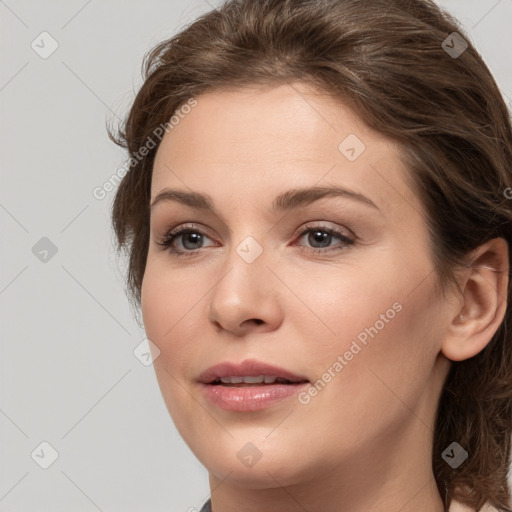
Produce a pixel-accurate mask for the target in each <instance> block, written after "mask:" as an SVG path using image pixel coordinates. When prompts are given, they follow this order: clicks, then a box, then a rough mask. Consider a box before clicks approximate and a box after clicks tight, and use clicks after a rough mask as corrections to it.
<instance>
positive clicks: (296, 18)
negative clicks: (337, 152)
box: [110, 0, 512, 511]
mask: <svg viewBox="0 0 512 512" xmlns="http://www.w3.org/2000/svg"><path fill="white" fill-rule="evenodd" d="M453 32H458V34H460V36H461V37H462V38H463V39H464V40H465V41H466V42H467V43H468V47H467V49H466V50H465V51H463V52H462V53H461V54H460V55H457V54H455V55H454V54H453V53H452V54H451V55H450V54H449V52H448V51H447V50H449V49H450V48H452V49H453V48H455V49H457V48H459V49H462V48H463V47H462V46H460V45H459V46H457V45H458V44H459V43H457V44H456V40H455V39H453V36H450V34H452V33H453ZM450 37H451V39H450ZM447 38H448V39H447ZM445 40H446V41H447V43H446V42H445V43H443V41H445ZM459 41H460V39H459ZM144 79H145V81H144V84H143V86H142V88H141V89H140V91H139V93H138V94H137V97H136V99H135V101H134V103H133V106H132V108H131V110H130V112H129V115H128V117H127V119H126V121H125V123H124V125H123V126H122V127H121V128H119V129H118V130H117V133H116V134H115V135H113V134H112V133H110V136H111V138H112V139H113V140H114V141H115V142H116V143H117V144H119V145H121V146H122V147H124V148H126V149H127V150H128V152H129V155H130V157H132V159H133V157H134V155H136V154H137V155H138V151H139V149H140V148H141V147H142V146H143V145H144V144H145V143H146V142H147V141H148V139H149V138H154V135H155V133H156V131H155V129H156V128H157V127H158V126H162V125H163V123H166V122H168V120H169V119H170V117H171V116H172V115H173V113H175V112H176V110H177V109H178V107H180V105H183V104H184V103H185V102H186V101H187V100H188V99H190V98H191V97H195V96H198V95H200V94H201V93H204V92H206V91H207V90H212V89H213V88H233V87H234V88H237V87H238V88H240V87H244V86H250V85H255V84H258V83H260V84H274V83H275V84H278V83H282V82H291V81H297V80H300V81H302V82H304V83H307V84H310V85H313V86H314V87H316V88H317V89H319V90H323V91H327V92H329V93H332V94H333V95H334V96H335V97H338V98H339V99H340V100H341V101H346V102H348V104H350V105H351V107H352V108H353V109H354V110H355V111H356V112H357V113H358V114H359V115H360V117H361V118H362V119H363V120H364V121H365V122H366V123H367V124H368V125H369V126H371V127H372V128H374V129H375V130H377V131H379V132H380V133H382V134H384V135H387V136H389V137H391V138H393V139H394V140H396V141H397V142H398V143H399V144H400V147H401V148H403V149H402V158H403V160H404V162H405V163H406V164H407V168H408V170H409V171H410V179H411V180H412V184H413V187H414V189H415V190H416V192H417V194H418V196H419V197H420V199H421V201H422V202H423V204H424V205H425V207H426V211H427V214H428V218H427V219H426V221H427V222H428V225H429V229H430V235H431V238H432V242H431V248H432V259H433V262H434V264H435V267H436V271H437V275H438V277H439V283H440V284H441V289H443V290H445V289H446V285H449V284H453V283H454V275H455V274H454V269H455V268H456V267H457V266H458V265H464V264H465V257H466V256H467V254H468V252H469V251H471V250H472V249H475V248H476V247H478V246H479V245H481V244H483V243H484V242H486V241H487V240H490V239H492V238H495V237H503V238H505V239H506V241H507V243H508V245H509V247H512V246H511V238H512V229H511V222H512V209H511V204H510V199H509V200H507V198H506V197H505V196H504V191H505V190H506V187H507V186H510V184H511V183H512V179H511V178H512V169H511V165H512V154H511V153H512V129H511V124H510V115H509V112H508V109H507V106H506V104H505V103H504V101H503V98H502V96H501V94H500V92H499V89H498V87H497V85H496V83H495V81H494V79H493V77H492V75H491V73H490V71H489V69H488V68H487V66H486V65H485V63H484V62H483V60H482V58H481V57H480V55H479V54H478V53H477V51H476V50H475V48H474V47H473V45H472V44H471V42H470V41H469V37H468V36H467V35H466V33H465V32H464V30H463V29H462V28H461V27H460V25H459V24H458V22H457V21H456V20H455V19H454V18H452V17H451V16H450V15H449V14H448V13H447V12H445V11H442V10H441V9H440V8H439V7H438V6H437V5H436V4H435V3H434V2H433V1H431V0H372V1H371V2H368V1H364V0H258V1H255V0H230V1H227V2H225V3H224V4H223V5H222V6H221V7H219V8H218V9H216V10H213V11H211V12H209V13H207V14H205V15H203V16H201V17H200V18H198V19H197V20H195V21H194V22H193V23H191V24H190V25H189V26H187V27H186V28H185V29H183V30H182V31H181V32H180V33H178V34H177V35H175V36H174V37H172V38H170V39H169V40H166V41H163V42H161V43H160V44H158V45H157V46H156V47H155V48H154V49H153V50H152V51H151V52H150V53H148V54H147V55H146V58H145V62H144ZM157 148H158V144H157V145H156V147H154V148H153V149H151V150H150V151H149V153H148V154H147V155H146V156H145V157H144V158H143V159H140V160H137V161H136V163H135V164H134V165H133V166H132V168H131V170H130V171H129V172H128V174H126V176H125V177H124V178H123V180H122V182H121V183H120V185H119V188H118V190H117V193H116V197H115V200H114V203H113V207H112V222H113V228H114V230H115V234H116V237H117V250H118V252H120V251H121V249H125V250H126V251H127V252H128V253H129V266H128V275H127V284H128V288H129V291H130V295H131V299H132V300H134V301H135V304H136V305H138V306H140V299H141V295H140V293H141V284H142V279H143V276H144V270H145V265H146V258H147V252H148V244H149V200H150V190H151V175H152V166H153V161H154V156H155V153H156V151H157ZM133 161H134V162H135V160H133ZM434 241H435V243H434ZM509 264H510V262H509ZM510 290H511V286H510V282H509V286H508V291H507V297H506V298H505V297H503V300H507V301H508V303H507V311H506V316H505V319H504V320H503V322H502V323H501V325H500V327H499V329H498V331H497V332H496V333H495V335H494V336H493V338H492V339H491V340H490V342H489V344H488V345H487V346H486V347H485V348H484V349H483V350H482V351H481V352H480V353H479V354H477V355H476V356H474V357H472V358H470V359H467V360H464V361H459V362H453V363H452V367H451V370H450V373H449V375H448V377H447V379H446V382H445V386H444V389H443V392H442V394H441V397H440V401H439V407H438V411H437V416H436V420H435V426H434V440H433V453H432V464H433V472H434V475H435V478H436V483H437V486H438V489H439V491H440V494H441V496H442V497H443V499H444V501H445V507H446V508H448V507H449V505H450V503H451V500H452V499H456V500H458V501H460V502H462V503H464V504H466V505H468V506H470V507H473V508H475V509H476V510H477V511H478V510H480V508H481V507H482V506H483V505H484V503H485V502H489V503H490V504H491V505H492V506H494V507H496V508H498V509H499V510H501V511H510V506H511V505H510V490H509V488H508V485H507V471H508V467H509V463H510V447H511V434H512V339H511V337H510V334H509V332H510V328H511V326H512V324H511V322H512V313H511V308H510V306H509V304H510V293H511V291H510ZM452 441H457V442H458V443H459V444H460V445H461V446H462V447H463V448H464V449H465V450H466V451H467V452H468V453H469V457H468V459H467V460H466V461H465V462H464V463H462V464H461V465H460V466H459V467H458V468H456V469H452V468H451V466H450V465H448V464H447V463H446V462H445V461H444V460H443V458H442V456H441V455H442V452H443V451H444V450H445V449H446V448H447V447H448V446H449V445H450V444H451V443H452Z"/></svg>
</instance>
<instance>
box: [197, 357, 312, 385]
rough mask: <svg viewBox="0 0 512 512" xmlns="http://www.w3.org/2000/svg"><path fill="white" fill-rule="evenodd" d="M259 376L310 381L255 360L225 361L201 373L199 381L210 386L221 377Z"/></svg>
mask: <svg viewBox="0 0 512 512" xmlns="http://www.w3.org/2000/svg"><path fill="white" fill-rule="evenodd" d="M259 375H267V376H273V377H282V378H283V379H287V380H289V381H291V382H304V381H308V379H307V378H306V377H304V376H301V375H296V374H294V373H292V372H290V371H288V370H285V369H284V368H280V367H279V366H274V365H272V364H268V363H264V362H263V361H257V360H255V359H246V360H245V361H242V362H241V363H234V362H231V361H225V362H223V363H219V364H216V365H214V366H211V367H210V368H208V369H207V370H205V371H204V372H203V373H201V375H199V377H198V379H197V380H198V381H199V382H202V383H204V384H210V383H211V382H214V381H216V380H217V379H219V378H221V377H258V376H259Z"/></svg>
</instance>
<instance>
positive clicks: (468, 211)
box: [112, 0, 512, 512]
mask: <svg viewBox="0 0 512 512" xmlns="http://www.w3.org/2000/svg"><path fill="white" fill-rule="evenodd" d="M112 137H113V139H114V140H115V141H116V142H117V143H118V144H120V145H122V146H124V147H125V148H127V150H128V153H129V156H130V161H129V162H130V170H129V172H128V173H127V174H126V176H125V177H124V179H123V181H122V182H121V184H120V187H119V189H118V191H117V194H116V198H115V202H114V205H113V212H112V216H113V218H112V220H113V226H114V229H115V233H116V236H117V241H118V249H119V250H121V249H122V248H126V249H127V250H128V253H129V268H128V271H129V272H128V276H127V277H128V285H129V290H130V292H131V297H132V299H133V300H134V305H136V306H137V307H140V310H141V312H142V317H143V322H144V327H145V330H146V333H147V336H148V338H149V340H151V347H152V351H153V356H154V366H155V371H156V375H157V379H158V382H159V386H160V389H161V391H162V395H163V398H164V401H165V403H166V406H167V408H168V411H169V413H170V415H171V417H172V419H173V421H174V423H175V425H176V428H177V429H178V431H179V432H180V434H181V436H182V437H183V439H184V440H185V442H186V443H187V444H188V446H189V447H190V449H191V450H192V452H193V453H194V454H195V456H196V457H197V458H198V459H199V460H200V461H201V463H202V464H203V465H204V466H205V467H206V468H207V469H208V472H209V483H210V490H211V499H210V500H208V501H207V502H206V503H204V506H203V508H202V510H203V511H209V510H213V511H214V512H231V511H234V510H244V511H248V512H252V511H256V510H258V511H265V512H277V511H279V512H283V511H287V512H292V511H293V512H296V511H297V512H298V511H304V510H306V511H315V512H316V511H322V512H331V511H332V512H334V511H340V510H347V511H351V512H357V511H363V510H364V511H367V510H379V511H398V510H400V511H401V512H408V511H415V512H418V511H429V512H431V511H444V510H451V511H454V510H475V511H479V510H500V511H510V509H511V508H510V507H511V503H510V491H509V489H508V487H507V469H508V466H509V463H510V437H511V433H512V406H511V405H512V400H511V398H512V340H511V339H510V334H509V332H510V328H511V320H512V317H511V315H512V313H511V309H510V306H509V304H508V300H509V297H510V283H509V278H508V277H509V269H510V254H509V244H510V241H511V236H512V229H511V222H512V208H511V201H510V199H509V197H510V194H509V192H508V191H510V190H512V189H510V188H509V187H510V186H511V184H512V169H511V165H512V129H511V124H510V117H509V113H508V111H507V107H506V105H505V103H504V101H503V99H502V97H501V95H500V93H499V90H498V87H497V86H496V83H495V81H494V79H493V78H492V76H491V74H490V72H489V70H488V68H487V67H486V65H485V64H484V62H483V61H482V59H481V57H480V56H479V55H478V53H477V52H476V50H475V48H474V47H473V46H472V45H471V43H470V42H469V39H468V37H467V35H466V34H465V33H464V31H462V30H461V29H460V28H459V27H458V25H457V23H456V21H455V20H454V19H452V18H451V17H450V16H449V14H447V13H446V12H442V11H441V10H440V8H439V7H437V6H436V5H435V4H434V3H433V2H432V1H429V0H391V1H390V0H374V1H372V2H365V1H363V0H262V1H258V2H255V1H253V0H240V1H236V0H231V1H228V2H226V3H225V4H224V5H223V6H222V7H220V8H219V9H218V10H214V11H212V12H210V13H208V14H206V15H204V16H202V17H200V18H199V19H197V20H196V21H195V22H194V23H192V24H191V25H190V26H188V27H187V28H185V29H184V30H182V31H181V32H180V33H179V34H177V35H176V36H174V37H173V38H171V39H169V40H168V41H164V42H162V43H160V44H159V45H158V46H157V47H156V48H155V49H154V50H153V51H152V52H151V53H150V54H149V55H148V56H147V60H146V64H145V82H144V84H143V86H142V88H141V90H140V91H139V93H138V95H137V97H136V99H135V101H134V104H133V106H132V108H131V110H130V113H129V116H128V118H127V120H126V123H125V125H124V127H122V128H120V130H119V133H118V134H117V135H112Z"/></svg>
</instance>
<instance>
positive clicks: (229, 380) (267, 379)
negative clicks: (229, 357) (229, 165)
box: [219, 375, 289, 384]
mask: <svg viewBox="0 0 512 512" xmlns="http://www.w3.org/2000/svg"><path fill="white" fill-rule="evenodd" d="M219 380H220V381H221V382H222V383H223V384H241V383H244V384H262V383H263V382H264V383H265V384H272V383H273V382H276V381H277V382H289V381H287V380H286V379H282V378H281V377H273V376H269V375H259V376H258V377H220V379H219Z"/></svg>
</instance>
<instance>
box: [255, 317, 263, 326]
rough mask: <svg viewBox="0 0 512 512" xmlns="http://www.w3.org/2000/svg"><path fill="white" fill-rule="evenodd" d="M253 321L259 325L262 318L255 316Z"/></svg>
mask: <svg viewBox="0 0 512 512" xmlns="http://www.w3.org/2000/svg"><path fill="white" fill-rule="evenodd" d="M254 321H255V322H256V323H257V324H258V325H259V324H262V323H263V320H261V319H260V318H255V319H254Z"/></svg>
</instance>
